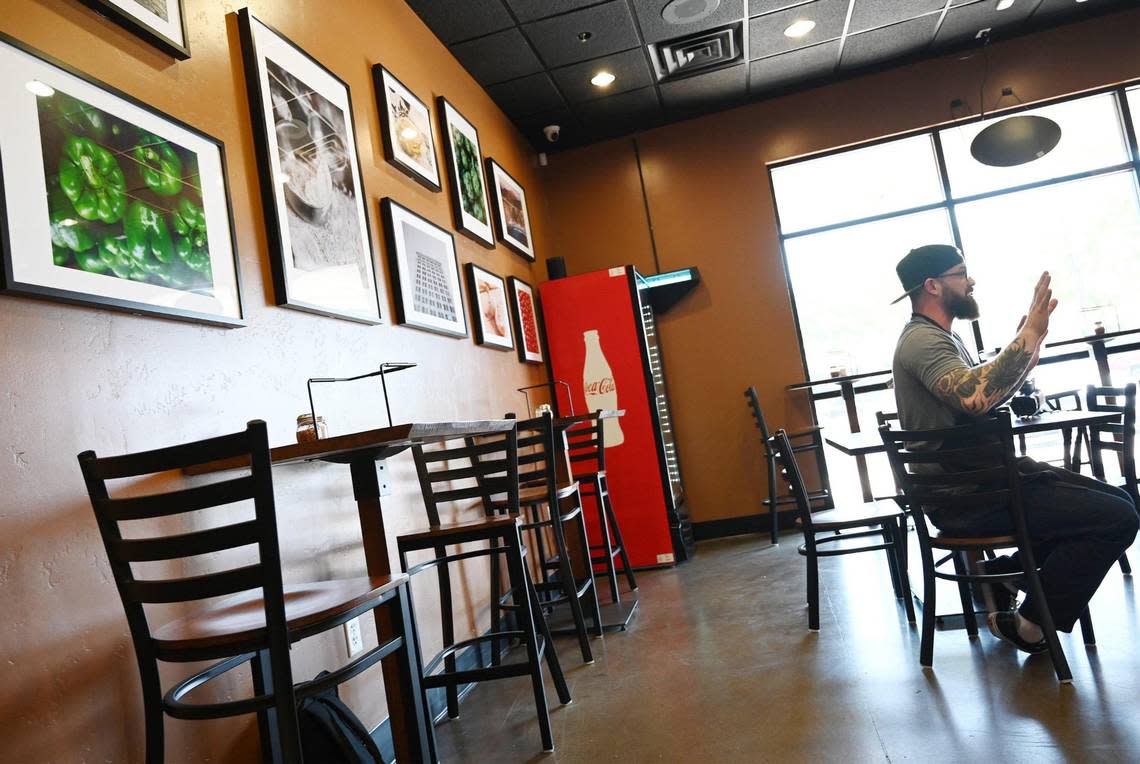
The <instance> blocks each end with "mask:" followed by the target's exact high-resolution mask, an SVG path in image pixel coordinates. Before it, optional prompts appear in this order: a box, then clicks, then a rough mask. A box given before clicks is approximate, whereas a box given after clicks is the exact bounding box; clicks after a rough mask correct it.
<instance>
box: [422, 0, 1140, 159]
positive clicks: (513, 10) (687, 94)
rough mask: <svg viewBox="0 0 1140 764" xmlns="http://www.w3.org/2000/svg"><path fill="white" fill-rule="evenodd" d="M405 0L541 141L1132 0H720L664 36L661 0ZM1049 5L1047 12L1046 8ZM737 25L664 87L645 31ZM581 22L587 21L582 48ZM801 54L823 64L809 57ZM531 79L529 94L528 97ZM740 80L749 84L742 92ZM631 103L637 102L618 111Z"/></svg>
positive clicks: (718, 102) (725, 101)
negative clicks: (802, 25)
mask: <svg viewBox="0 0 1140 764" xmlns="http://www.w3.org/2000/svg"><path fill="white" fill-rule="evenodd" d="M407 2H408V4H409V5H410V6H411V7H412V9H413V10H414V11H415V12H416V13H417V14H419V16H420V17H421V18H422V19H423V20H424V21H425V23H427V24H428V26H429V28H431V29H432V30H433V32H435V33H436V35H437V37H439V38H440V39H441V40H442V41H444V42H445V44H446V45H447V46H448V47H449V49H450V50H451V51H452V53H453V54H454V55H455V56H456V58H458V59H459V60H460V61H461V62H462V63H464V65H465V66H466V67H467V68H468V70H469V71H470V72H471V73H472V75H473V76H474V77H475V78H476V80H477V81H478V82H479V83H480V84H481V85H482V86H483V87H484V88H486V89H487V90H488V91H489V92H490V93H491V95H492V97H494V98H496V100H497V102H498V103H499V105H500V107H502V108H503V109H504V111H506V112H507V114H508V116H509V117H510V118H511V119H513V120H514V121H515V123H516V124H518V125H519V127H520V129H522V130H523V132H524V134H525V135H526V136H527V138H528V139H530V140H531V141H532V142H533V143H534V144H535V146H536V147H537V148H539V149H540V150H541V149H553V148H561V147H563V146H568V145H581V144H584V143H589V142H591V141H594V140H601V139H604V138H607V137H611V136H612V134H619V133H621V132H630V131H631V130H632V129H641V128H645V127H650V126H653V125H656V124H659V123H663V122H669V121H675V120H678V119H686V118H689V117H692V116H694V114H699V113H702V112H708V111H714V110H716V109H719V108H727V107H729V106H733V105H738V104H740V103H741V102H743V101H745V100H755V99H757V98H763V97H769V96H772V95H775V94H778V93H779V92H786V91H787V90H789V89H792V88H794V87H795V86H797V85H800V84H805V85H806V84H810V85H814V84H817V83H819V82H822V81H827V80H828V79H835V78H840V77H846V76H848V75H850V74H852V73H857V72H860V71H865V70H867V69H870V68H874V67H879V66H883V65H895V64H897V63H905V62H908V61H913V60H917V59H919V58H921V57H924V56H930V55H941V54H943V53H944V52H946V51H949V50H953V49H962V48H966V47H968V46H969V45H971V44H975V45H976V43H975V42H974V35H973V34H971V31H972V28H973V27H975V26H983V25H984V26H991V27H992V28H993V29H994V30H995V32H996V33H997V34H999V35H1000V34H1002V32H1006V31H1008V30H1014V33H1016V30H1017V29H1018V28H1019V27H1022V28H1025V27H1028V28H1029V29H1034V28H1039V27H1041V26H1044V25H1045V24H1052V23H1060V21H1068V20H1073V19H1074V18H1075V17H1078V16H1080V15H1091V12H1094V11H1095V12H1100V11H1107V10H1112V9H1115V8H1120V7H1123V6H1126V5H1132V4H1134V3H1135V0H1131V2H1129V0H1098V2H1097V3H1092V2H1089V3H1087V4H1082V5H1077V4H1076V3H1075V2H1074V0H1015V4H1016V5H1015V8H1014V9H1011V10H1012V12H1011V10H1006V11H1001V12H998V11H997V10H996V7H995V6H996V3H997V0H720V3H719V7H718V8H715V9H713V10H712V12H711V13H709V14H707V15H706V16H705V17H704V18H702V19H699V20H698V21H696V22H693V23H690V24H684V25H677V26H676V34H675V35H673V38H666V37H664V36H663V35H664V30H665V27H663V26H662V24H660V23H657V18H656V17H657V16H658V15H660V13H661V9H662V7H663V6H664V5H665V4H666V3H665V0H407ZM1065 3H1069V5H1068V6H1067V8H1068V11H1067V13H1066V12H1065V7H1066V6H1065ZM1088 6H1095V8H1088ZM1042 8H1046V9H1047V10H1045V11H1041V12H1040V13H1039V12H1038V11H1039V9H1042ZM1058 10H1060V13H1058V12H1057V11H1058ZM999 13H1000V14H1001V15H998V14H999ZM841 14H842V23H841V24H839V23H838V19H839V17H840V15H841ZM801 15H804V16H813V17H814V20H816V22H817V27H816V30H813V31H814V32H815V33H816V34H815V35H814V36H808V37H807V38H804V39H803V40H794V41H793V40H790V39H788V38H785V37H784V35H783V31H784V29H786V28H787V26H788V25H790V24H791V22H792V21H794V20H796V18H797V17H799V16H801ZM1038 17H1040V20H1039V18H1038ZM1058 19H1059V20H1060V21H1058ZM643 20H646V23H648V24H649V25H650V26H648V27H647V26H646V25H645V24H644V23H643ZM733 23H739V24H741V27H742V29H741V44H742V47H743V50H742V51H741V56H740V60H739V61H737V62H734V63H732V64H730V65H729V66H728V67H722V68H716V69H712V70H709V71H707V72H698V73H695V74H693V75H690V77H689V78H688V79H687V81H686V82H685V85H684V86H683V87H681V86H678V87H671V88H670V92H669V97H668V98H666V93H665V92H664V89H663V87H662V83H659V82H658V81H657V78H656V76H655V74H654V71H655V69H654V66H653V61H652V53H651V51H650V50H649V46H648V45H647V42H649V39H648V38H649V37H652V41H653V42H654V43H656V42H663V41H664V40H665V39H675V38H677V37H683V36H687V35H689V34H694V33H698V32H702V31H707V30H709V29H713V28H717V27H721V26H724V25H726V24H733ZM579 27H580V28H579ZM464 30H469V31H471V32H473V34H464ZM944 31H945V34H943V32H944ZM579 32H591V33H592V36H591V37H590V39H589V40H587V41H586V42H584V43H583V45H584V46H586V47H585V48H581V49H580V48H579V47H578V45H577V39H576V38H577V34H578V33H579ZM821 32H822V33H821ZM975 34H976V32H975ZM591 43H593V44H592V45H591ZM638 50H640V52H638ZM813 50H814V53H809V51H813ZM820 54H825V55H829V56H833V59H832V60H831V63H830V66H829V67H826V68H825V67H822V66H821V64H822V63H823V61H822V60H820ZM784 57H786V58H784ZM495 59H501V60H495ZM765 62H766V63H765ZM793 62H795V63H793ZM803 62H818V63H810V64H809V66H807V67H806V68H804V67H803V66H801V64H802V63H803ZM603 63H604V64H605V65H606V66H607V67H613V68H614V71H615V73H617V74H619V80H620V81H621V82H620V84H619V86H618V88H617V89H615V90H613V91H611V92H610V93H601V92H599V94H598V95H596V96H593V95H592V92H591V91H590V87H591V86H590V85H588V84H586V78H588V77H589V75H590V74H591V72H592V70H593V69H594V68H595V67H598V66H601V65H602V64H603ZM639 64H640V65H639ZM630 66H633V67H634V69H630V68H629V67H630ZM642 67H644V68H645V69H647V71H648V79H647V78H646V72H645V70H643V68H642ZM737 67H742V69H741V74H740V75H739V79H738V80H736V82H732V81H733V77H732V76H731V75H729V74H728V72H730V71H732V70H733V69H735V68H737ZM769 72H771V74H772V76H767V75H768V73H769ZM574 78H582V80H583V81H582V83H577V82H576V80H575V79H574ZM667 82H680V80H667ZM730 83H731V84H730ZM737 83H739V84H737ZM531 84H533V86H534V88H535V90H534V91H533V92H534V94H535V98H534V99H532V100H533V104H530V103H528V98H527V96H528V92H530V91H529V89H530V87H531ZM738 87H739V88H740V92H735V89H736V88H738ZM650 95H652V98H650ZM623 108H625V109H628V110H630V111H627V112H625V113H624V114H623V112H622V109H623ZM543 119H551V120H554V121H557V122H559V123H560V124H562V126H563V134H564V136H565V137H564V139H563V141H562V142H560V144H559V145H558V146H551V145H549V144H546V143H545V141H544V139H543V138H542V133H541V127H542V124H540V123H541V122H542V120H543ZM607 126H608V127H607ZM615 127H616V128H617V130H616V133H615V131H614V128H615ZM568 128H569V129H568Z"/></svg>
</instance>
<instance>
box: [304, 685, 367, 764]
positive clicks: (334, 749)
mask: <svg viewBox="0 0 1140 764" xmlns="http://www.w3.org/2000/svg"><path fill="white" fill-rule="evenodd" d="M326 674H328V672H327V671H322V672H321V673H320V674H318V675H317V678H318V679H319V678H320V677H322V676H325V675H326ZM297 723H298V725H299V726H300V729H301V754H302V755H303V756H304V757H305V764H384V758H383V756H382V755H381V753H380V748H379V746H377V745H376V741H375V740H373V739H372V736H371V735H370V734H368V728H367V727H365V726H364V723H363V722H361V721H360V719H359V718H358V717H357V716H356V714H354V713H352V710H351V709H350V708H349V707H348V706H346V705H345V704H344V701H342V700H341V699H340V697H339V696H338V695H337V691H336V688H335V687H333V688H332V689H329V690H326V691H325V692H321V693H317V694H316V695H313V696H311V697H308V698H305V699H304V700H302V701H301V702H300V703H298V704H297Z"/></svg>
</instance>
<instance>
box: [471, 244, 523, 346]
mask: <svg viewBox="0 0 1140 764" xmlns="http://www.w3.org/2000/svg"><path fill="white" fill-rule="evenodd" d="M464 269H465V270H466V272H467V298H468V299H469V300H470V301H471V325H472V326H473V327H474V329H475V344H476V345H484V346H487V347H493V348H497V349H498V350H513V349H514V347H515V342H514V337H513V333H512V332H511V309H510V307H509V306H508V305H507V283H506V282H505V281H503V277H502V276H496V275H495V274H494V273H491V272H490V271H489V270H487V269H486V268H480V267H479V266H478V265H476V264H475V263H467V265H465V266H464Z"/></svg>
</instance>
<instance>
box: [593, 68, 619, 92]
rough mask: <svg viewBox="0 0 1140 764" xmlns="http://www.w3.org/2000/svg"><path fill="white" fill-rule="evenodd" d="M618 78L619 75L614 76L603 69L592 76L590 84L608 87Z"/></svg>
mask: <svg viewBox="0 0 1140 764" xmlns="http://www.w3.org/2000/svg"><path fill="white" fill-rule="evenodd" d="M616 79H617V77H615V76H613V75H612V74H610V73H609V72H607V71H605V70H602V71H600V72H598V73H597V74H595V75H594V76H593V77H591V78H590V84H591V85H594V86H596V87H599V88H608V87H609V86H610V85H612V84H613V82H614V80H616Z"/></svg>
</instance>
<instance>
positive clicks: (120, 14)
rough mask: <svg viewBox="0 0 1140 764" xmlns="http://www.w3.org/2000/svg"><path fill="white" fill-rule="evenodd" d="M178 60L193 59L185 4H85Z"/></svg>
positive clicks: (154, 0)
mask: <svg viewBox="0 0 1140 764" xmlns="http://www.w3.org/2000/svg"><path fill="white" fill-rule="evenodd" d="M82 2H83V3H84V4H85V5H87V6H89V7H90V8H92V9H94V10H95V11H97V12H98V13H100V14H102V15H103V16H106V17H107V18H109V19H111V20H112V21H114V22H115V23H116V24H119V25H120V26H122V27H124V28H126V29H129V30H130V31H132V32H134V33H135V34H136V35H138V36H139V37H141V38H143V39H144V40H146V41H147V42H149V43H150V44H151V45H154V46H155V47H156V48H159V49H160V50H162V51H163V52H164V53H166V54H168V55H170V56H173V57H174V58H180V59H187V58H190V37H189V36H188V35H187V33H186V14H185V12H184V10H185V9H184V8H183V5H182V3H183V0H82Z"/></svg>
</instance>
